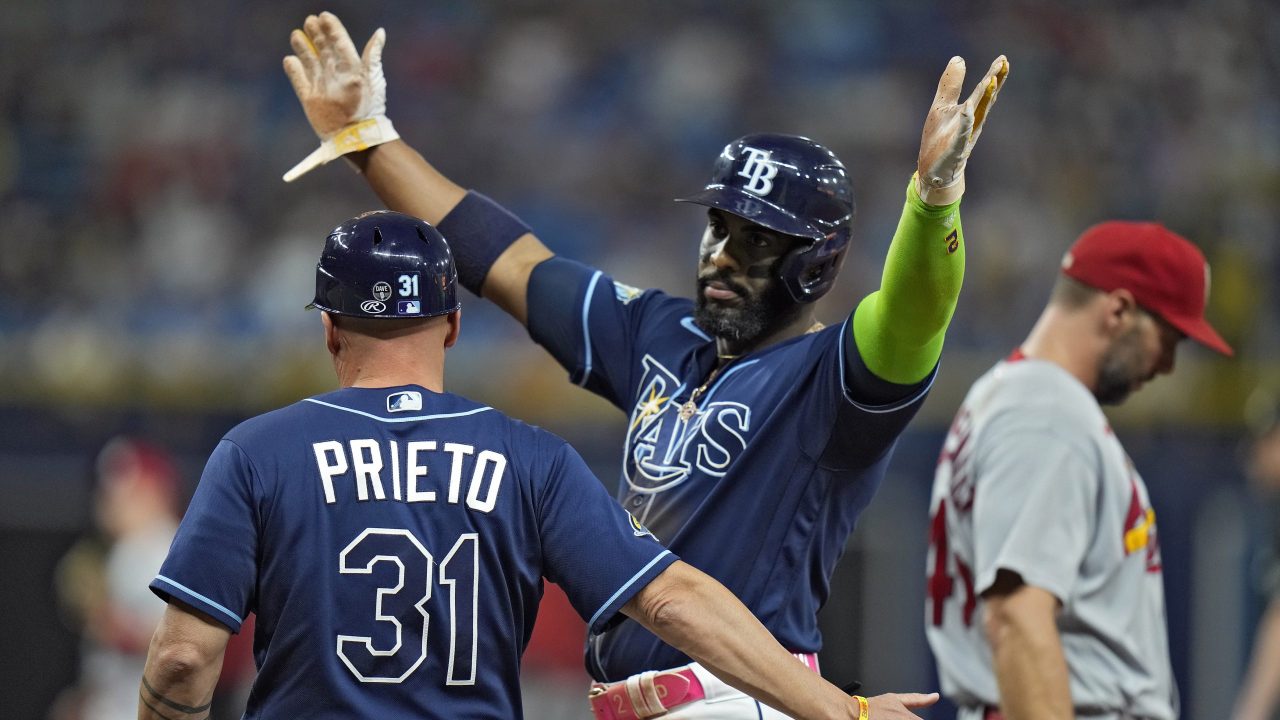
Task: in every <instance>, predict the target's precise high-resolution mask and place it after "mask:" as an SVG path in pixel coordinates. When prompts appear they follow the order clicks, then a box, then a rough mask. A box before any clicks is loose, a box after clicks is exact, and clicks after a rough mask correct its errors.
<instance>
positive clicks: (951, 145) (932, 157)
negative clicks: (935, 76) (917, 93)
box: [916, 55, 1009, 205]
mask: <svg viewBox="0 0 1280 720" xmlns="http://www.w3.org/2000/svg"><path fill="white" fill-rule="evenodd" d="M964 70H965V67H964V59H963V58H960V57H953V58H951V62H949V63H947V69H946V70H944V71H943V73H942V79H940V80H939V81H938V93H937V94H936V95H934V98H933V105H932V106H931V107H930V108H929V115H928V116H927V117H926V118H925V120H924V132H923V133H921V135H920V155H919V157H918V158H917V160H916V190H917V191H918V192H919V193H920V199H921V200H923V201H924V202H925V204H928V205H950V204H951V203H953V202H955V201H956V200H959V199H960V196H961V195H963V194H964V166H965V163H967V162H968V161H969V153H971V152H973V146H974V143H976V142H978V136H979V135H981V134H982V125H983V123H985V122H986V120H987V113H989V112H990V111H991V106H992V105H995V102H996V96H997V95H999V94H1000V88H1001V87H1003V86H1004V81H1005V78H1006V77H1008V76H1009V61H1008V60H1007V59H1006V58H1005V56H1003V55H1001V56H1000V57H998V58H996V60H995V62H993V63H991V69H990V70H988V71H987V74H986V75H985V76H983V78H982V80H980V81H979V82H978V86H977V87H976V88H974V89H973V94H972V95H970V96H969V99H968V100H966V101H965V102H964V104H963V105H961V104H957V103H956V101H957V100H958V99H959V97H960V90H961V88H962V87H963V86H964Z"/></svg>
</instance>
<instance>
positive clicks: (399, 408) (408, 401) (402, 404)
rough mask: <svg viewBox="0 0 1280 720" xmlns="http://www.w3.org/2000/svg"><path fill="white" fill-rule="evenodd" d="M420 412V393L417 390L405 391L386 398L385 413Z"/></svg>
mask: <svg viewBox="0 0 1280 720" xmlns="http://www.w3.org/2000/svg"><path fill="white" fill-rule="evenodd" d="M421 410H422V393H420V392H418V391H417V390H405V391H404V392H398V393H391V394H390V395H388V396H387V412H393V413H394V412H419V411H421Z"/></svg>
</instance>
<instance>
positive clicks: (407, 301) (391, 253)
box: [307, 210, 461, 318]
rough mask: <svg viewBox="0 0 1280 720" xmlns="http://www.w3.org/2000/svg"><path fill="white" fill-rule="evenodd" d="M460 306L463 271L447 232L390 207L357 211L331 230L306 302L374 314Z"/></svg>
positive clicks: (430, 312) (427, 313)
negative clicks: (313, 289) (312, 294)
mask: <svg viewBox="0 0 1280 720" xmlns="http://www.w3.org/2000/svg"><path fill="white" fill-rule="evenodd" d="M459 307H461V304H460V303H459V302H458V271H457V270H456V269H455V268H454V265H453V253H451V252H450V251H449V245H448V243H446V242H445V240H444V236H443V235H441V234H440V232H439V231H438V230H436V229H435V228H434V227H432V226H431V225H429V224H428V223H426V222H424V221H422V220H419V219H418V218H415V217H411V216H409V215H404V214H401V213H398V212H390V211H387V210H380V211H375V212H367V213H364V214H363V215H357V216H356V217H354V218H351V219H350V220H348V221H346V222H344V223H342V224H341V225H339V226H338V227H336V228H334V229H333V232H331V233H329V237H328V239H326V240H325V243H324V251H323V252H322V253H321V254H320V262H319V263H317V264H316V297H315V300H313V301H312V302H311V304H310V305H308V306H307V308H308V309H310V308H318V309H320V310H325V311H328V312H331V313H334V314H337V315H354V316H356V317H374V318H410V317H431V316H434V315H445V314H447V313H451V312H453V311H454V310H457V309H458V308H459Z"/></svg>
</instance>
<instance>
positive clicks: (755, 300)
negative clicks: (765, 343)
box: [693, 271, 802, 346]
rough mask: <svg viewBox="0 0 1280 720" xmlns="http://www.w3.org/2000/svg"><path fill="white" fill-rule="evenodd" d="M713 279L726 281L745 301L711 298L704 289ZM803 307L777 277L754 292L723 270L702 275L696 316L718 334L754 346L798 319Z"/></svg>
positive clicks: (725, 283)
mask: <svg viewBox="0 0 1280 720" xmlns="http://www.w3.org/2000/svg"><path fill="white" fill-rule="evenodd" d="M712 280H719V281H720V282H722V283H724V285H725V286H726V287H728V288H729V289H730V290H732V291H733V292H735V293H737V294H738V297H740V298H742V299H741V301H740V302H738V303H736V304H733V305H725V304H721V303H719V302H716V301H713V300H708V299H707V296H706V295H705V294H704V292H703V290H705V289H706V287H707V285H708V284H709V283H710V282H711V281H712ZM801 310H802V308H801V306H800V305H799V304H797V303H796V302H795V301H794V300H792V299H791V295H789V294H788V293H787V289H786V288H785V287H783V285H782V283H781V282H778V281H777V280H774V281H773V282H770V283H769V284H768V285H767V286H765V288H764V289H763V290H761V291H760V292H759V293H752V292H751V291H750V290H749V289H747V288H746V286H744V285H741V284H739V283H736V282H734V281H733V280H731V279H730V278H729V273H727V272H725V271H720V272H718V273H715V274H713V275H708V276H704V277H700V278H698V293H697V296H696V299H695V300H694V312H693V319H694V321H696V322H697V323H698V325H699V326H700V327H701V328H703V329H704V330H706V331H707V332H709V333H711V334H712V335H714V336H715V337H718V338H723V339H725V340H728V341H730V342H733V343H734V344H737V345H747V346H750V345H752V344H754V343H755V342H756V341H757V340H759V339H760V338H762V337H766V336H768V335H770V334H772V333H773V332H774V331H775V330H777V329H779V328H781V327H782V326H784V325H786V324H787V323H789V322H791V321H793V320H795V319H796V317H798V316H799V314H800V311H801Z"/></svg>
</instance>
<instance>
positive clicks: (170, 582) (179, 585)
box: [156, 575, 244, 626]
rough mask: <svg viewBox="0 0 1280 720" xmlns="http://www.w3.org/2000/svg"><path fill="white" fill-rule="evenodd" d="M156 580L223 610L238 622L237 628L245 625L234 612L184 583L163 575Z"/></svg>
mask: <svg viewBox="0 0 1280 720" xmlns="http://www.w3.org/2000/svg"><path fill="white" fill-rule="evenodd" d="M156 579H157V580H159V581H160V582H162V583H166V584H168V585H172V586H174V587H175V588H177V589H179V590H181V591H182V592H184V593H186V594H188V595H190V596H191V597H193V598H195V599H197V600H200V601H203V602H206V603H208V604H209V606H210V607H213V608H217V609H218V610H221V611H222V612H224V613H226V614H227V617H229V618H231V619H232V620H234V621H235V622H236V625H237V626H239V625H242V624H244V621H243V620H241V619H240V616H239V615H236V614H235V613H233V612H231V611H230V610H228V609H227V608H226V607H224V606H222V605H220V604H219V603H217V602H214V601H213V600H210V599H209V598H207V597H205V596H203V595H201V594H200V593H198V592H196V591H195V590H192V589H191V588H189V587H187V586H186V585H183V584H182V583H180V582H174V581H173V580H170V579H169V578H167V577H165V576H163V575H157V576H156Z"/></svg>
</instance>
